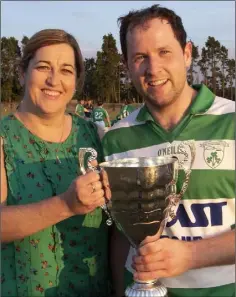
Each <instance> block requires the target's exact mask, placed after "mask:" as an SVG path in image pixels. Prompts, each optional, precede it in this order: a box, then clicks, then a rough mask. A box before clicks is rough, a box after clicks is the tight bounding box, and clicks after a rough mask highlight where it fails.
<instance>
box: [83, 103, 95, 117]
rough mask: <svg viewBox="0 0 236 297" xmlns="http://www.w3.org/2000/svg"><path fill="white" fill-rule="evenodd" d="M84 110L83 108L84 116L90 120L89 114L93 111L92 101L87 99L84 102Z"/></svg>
mask: <svg viewBox="0 0 236 297" xmlns="http://www.w3.org/2000/svg"><path fill="white" fill-rule="evenodd" d="M84 108H85V116H86V118H88V119H90V118H91V114H92V111H93V103H92V100H91V99H89V100H87V101H86V103H85V105H84Z"/></svg>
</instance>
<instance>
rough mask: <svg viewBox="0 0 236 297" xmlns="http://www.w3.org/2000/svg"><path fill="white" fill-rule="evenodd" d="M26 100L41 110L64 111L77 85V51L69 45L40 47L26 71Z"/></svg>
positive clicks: (51, 112)
mask: <svg viewBox="0 0 236 297" xmlns="http://www.w3.org/2000/svg"><path fill="white" fill-rule="evenodd" d="M22 83H23V84H24V86H25V94H24V100H25V103H26V104H27V106H30V107H31V108H33V109H34V110H37V111H38V112H40V113H45V114H53V113H60V112H64V111H65V108H66V105H67V104H68V103H69V101H70V100H71V99H72V97H73V94H74V92H75V87H76V66H75V55H74V50H73V48H72V47H71V46H69V45H68V44H65V43H62V44H55V45H49V46H45V47H42V48H40V49H38V50H37V51H36V53H35V55H34V57H33V58H32V59H31V60H30V63H29V66H28V69H27V71H26V72H25V73H24V74H23V77H22Z"/></svg>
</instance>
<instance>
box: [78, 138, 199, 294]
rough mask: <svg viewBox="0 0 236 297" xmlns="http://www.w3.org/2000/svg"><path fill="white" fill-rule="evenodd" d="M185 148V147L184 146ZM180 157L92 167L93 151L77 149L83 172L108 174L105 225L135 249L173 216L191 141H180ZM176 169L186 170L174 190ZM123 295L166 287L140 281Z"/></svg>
mask: <svg viewBox="0 0 236 297" xmlns="http://www.w3.org/2000/svg"><path fill="white" fill-rule="evenodd" d="M187 148H188V149H187ZM178 151H179V152H181V154H182V156H183V158H181V160H179V159H178V158H177V157H175V156H172V157H168V156H166V157H140V158H125V159H116V160H112V161H108V162H103V163H101V164H99V166H98V167H96V168H95V167H93V166H92V165H91V161H92V160H93V159H96V156H97V154H96V151H95V150H93V149H90V148H84V149H81V150H80V153H79V162H80V167H81V168H82V169H81V170H82V172H83V173H85V172H86V170H85V165H84V163H85V155H86V153H90V156H89V158H88V159H87V167H88V168H90V169H93V170H97V171H98V172H99V171H100V170H105V171H106V172H107V175H108V179H109V184H110V189H111V193H112V198H111V200H110V201H109V202H107V203H105V204H104V205H103V206H102V208H103V209H104V211H105V212H106V214H107V215H108V220H107V224H108V225H111V223H112V220H113V221H114V222H115V224H116V226H117V228H118V229H119V230H121V231H122V232H123V233H124V235H125V236H126V237H127V239H128V240H129V242H130V243H131V245H132V246H133V247H134V248H136V249H137V248H138V246H139V245H140V243H141V242H142V241H143V240H144V239H145V238H146V237H147V236H153V235H157V236H158V237H159V238H160V236H161V234H162V232H163V230H164V227H165V225H166V223H167V222H168V221H169V220H171V219H173V218H174V217H175V216H176V211H177V208H178V205H179V202H180V199H181V197H182V196H183V195H184V193H185V191H186V189H187V187H188V182H189V177H190V173H191V168H192V164H193V162H194V159H195V146H194V141H184V142H181V143H180V145H179V148H178ZM179 170H183V171H184V173H185V179H184V182H183V185H182V189H181V190H180V192H179V193H177V190H176V183H177V180H178V174H179ZM125 296H126V297H138V296H140V297H149V296H150V297H153V296H155V297H158V296H159V297H167V289H166V288H165V287H164V286H163V285H162V284H161V283H160V282H159V281H158V280H149V281H145V282H144V281H139V280H137V279H136V280H134V283H133V284H132V285H131V286H129V287H128V288H127V289H126V291H125Z"/></svg>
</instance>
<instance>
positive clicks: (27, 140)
mask: <svg viewBox="0 0 236 297" xmlns="http://www.w3.org/2000/svg"><path fill="white" fill-rule="evenodd" d="M72 121H73V125H72V131H71V133H70V135H69V137H68V138H67V139H66V140H65V141H64V142H63V143H62V144H60V145H58V144H57V143H51V142H46V141H43V140H42V139H40V138H38V137H37V136H35V135H33V134H32V133H31V132H30V131H29V130H27V129H26V128H25V127H24V126H23V124H22V123H21V122H20V121H19V120H18V119H17V118H16V117H15V116H14V115H9V116H7V117H5V118H4V119H2V120H1V123H0V135H1V137H3V140H4V155H5V166H6V171H7V179H8V197H7V204H8V205H23V204H29V203H34V202H38V201H41V200H43V199H47V198H48V197H51V196H53V195H58V194H60V193H63V192H64V191H66V190H67V188H68V187H69V185H70V183H71V182H72V180H73V179H74V178H75V177H76V176H78V175H80V174H81V172H80V168H79V167H78V151H79V148H80V147H93V148H95V149H96V150H97V151H98V152H99V156H100V157H99V160H98V161H102V159H103V157H102V153H101V152H102V150H101V146H100V141H99V138H98V136H97V132H96V128H95V126H94V125H93V124H92V123H90V122H87V121H85V120H83V119H81V118H79V117H76V116H72ZM56 156H58V158H59V160H60V162H58V160H57V158H56ZM107 237H108V230H107V226H106V224H105V218H104V214H103V213H102V210H101V209H100V208H97V209H96V210H94V211H93V212H92V213H90V214H87V215H77V216H74V217H71V218H69V219H67V220H64V221H61V222H59V223H58V224H56V225H54V226H51V227H49V228H46V229H44V230H42V231H40V232H37V233H35V234H33V235H31V236H28V237H26V238H24V239H21V240H16V241H14V242H13V243H9V244H2V246H1V257H2V273H1V287H2V289H1V290H2V292H1V296H20V297H24V296H30V297H34V296H35V297H37V296H45V297H50V296H52V297H54V296H76V297H94V296H99V297H107V296H109V289H110V284H109V271H108V239H107Z"/></svg>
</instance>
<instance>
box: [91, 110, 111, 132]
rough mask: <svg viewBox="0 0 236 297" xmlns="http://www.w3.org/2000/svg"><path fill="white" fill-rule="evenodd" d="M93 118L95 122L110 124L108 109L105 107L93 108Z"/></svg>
mask: <svg viewBox="0 0 236 297" xmlns="http://www.w3.org/2000/svg"><path fill="white" fill-rule="evenodd" d="M92 120H93V122H104V123H105V126H106V127H108V126H109V125H108V122H109V116H108V113H107V111H106V110H105V108H103V107H96V108H94V109H93V111H92Z"/></svg>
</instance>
